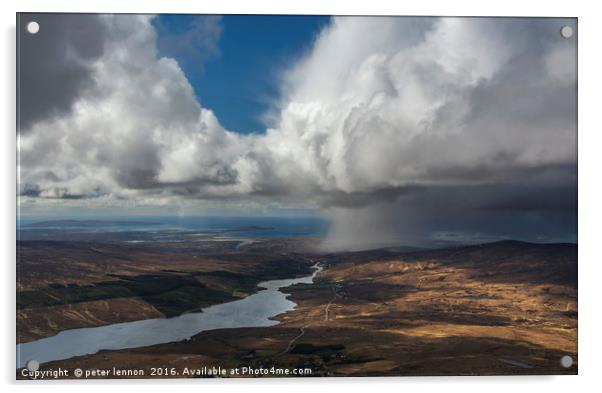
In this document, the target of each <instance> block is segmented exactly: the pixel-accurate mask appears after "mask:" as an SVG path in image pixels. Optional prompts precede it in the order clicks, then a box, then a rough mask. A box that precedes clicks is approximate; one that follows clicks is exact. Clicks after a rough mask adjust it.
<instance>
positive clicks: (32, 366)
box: [25, 360, 40, 371]
mask: <svg viewBox="0 0 602 393" xmlns="http://www.w3.org/2000/svg"><path fill="white" fill-rule="evenodd" d="M25 366H26V367H27V369H28V370H29V371H38V368H40V363H39V362H38V361H37V360H30V361H28V362H27V363H26V364H25Z"/></svg>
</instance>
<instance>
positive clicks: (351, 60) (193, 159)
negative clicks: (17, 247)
mask: <svg viewBox="0 0 602 393" xmlns="http://www.w3.org/2000/svg"><path fill="white" fill-rule="evenodd" d="M150 20H151V18H150V17H148V16H125V15H117V16H103V17H101V22H102V24H103V26H104V27H105V30H106V37H105V44H104V51H103V54H102V56H100V57H99V58H98V59H97V60H96V61H95V62H94V63H93V66H92V71H91V78H92V81H93V83H91V84H89V86H88V87H87V89H86V90H85V91H84V92H83V93H82V94H81V95H79V96H78V97H77V99H76V100H75V102H74V103H73V105H72V110H71V111H70V112H68V113H67V114H64V113H62V114H58V115H54V116H52V117H49V118H46V119H45V120H43V121H39V122H36V123H34V124H33V125H32V126H30V127H28V129H27V130H22V131H23V132H22V133H21V135H20V146H21V160H20V167H21V189H20V191H21V193H22V194H24V195H29V196H31V197H36V198H38V199H39V198H69V197H71V198H80V197H81V198H98V197H101V196H102V198H105V199H106V198H110V199H113V200H115V201H118V200H124V199H125V200H128V199H135V200H138V201H146V202H148V203H169V201H176V200H180V199H182V198H185V199H199V200H209V199H216V198H218V199H220V200H223V201H228V200H230V201H240V200H253V201H254V202H257V201H259V202H258V203H261V201H274V200H277V201H279V202H280V203H282V204H284V205H286V204H297V205H298V204H302V205H307V206H313V207H321V208H326V207H332V208H333V209H335V210H336V214H335V216H336V217H337V218H338V221H337V222H338V224H339V225H338V226H339V227H345V228H347V230H350V231H351V234H350V235H349V236H347V235H346V236H345V237H346V238H349V237H353V236H356V237H358V234H357V233H356V234H355V235H353V229H352V228H353V227H361V226H362V225H361V223H359V224H358V223H355V224H357V225H355V224H354V223H348V222H345V219H342V218H341V217H353V214H348V213H349V212H348V211H347V210H345V209H347V208H354V209H357V208H360V207H361V209H362V210H361V211H367V213H366V216H370V214H371V212H372V213H374V212H376V211H377V210H378V216H379V217H381V216H387V214H382V212H383V211H388V212H392V213H391V214H389V216H390V218H391V217H392V219H393V221H394V222H395V223H394V224H393V225H384V226H383V232H384V231H391V230H392V229H391V228H393V227H394V229H393V233H399V232H400V231H401V230H400V227H401V226H400V225H399V221H404V222H407V225H412V226H414V227H416V226H417V223H420V224H421V225H424V226H427V227H428V226H429V224H428V223H431V222H432V221H433V219H432V217H433V215H434V213H433V212H441V211H442V206H445V205H446V201H445V198H441V197H440V195H445V194H446V193H449V194H450V195H453V198H450V200H449V201H447V202H448V203H453V205H451V206H447V207H448V208H449V207H451V208H453V209H456V210H457V211H458V212H459V213H458V214H459V215H460V214H468V213H467V212H468V211H475V210H476V211H487V212H491V211H493V210H513V209H514V210H516V209H519V210H520V209H527V210H530V211H541V210H545V211H550V210H558V211H566V210H567V209H568V210H571V209H573V210H574V204H575V202H574V198H572V197H570V192H569V193H568V194H567V193H566V192H565V191H566V190H567V189H568V190H572V189H574V187H575V181H576V124H575V123H576V96H575V90H576V70H575V61H576V46H575V39H569V40H567V39H563V38H562V37H561V36H560V34H559V33H558V30H559V28H560V26H561V25H562V24H573V23H574V22H573V21H572V20H559V19H500V18H496V19H479V18H437V19H434V18H384V17H379V18H362V17H341V18H333V20H332V22H331V24H330V25H329V26H327V27H326V28H325V29H324V30H323V31H322V32H321V33H320V35H319V36H318V37H317V38H316V41H315V43H314V45H313V48H312V50H311V51H310V52H309V53H308V54H307V55H306V56H305V57H304V58H303V59H301V60H300V61H299V62H298V63H297V64H296V65H295V66H294V67H293V68H292V69H290V70H289V71H288V72H287V73H286V75H285V78H284V81H283V86H282V99H281V101H280V103H279V106H278V108H277V113H278V115H277V121H276V123H275V125H274V126H273V127H272V128H270V129H267V130H266V133H265V134H260V135H248V136H245V135H241V134H237V133H233V132H230V131H228V130H225V129H224V128H223V127H222V126H221V125H220V123H219V120H218V119H217V118H216V117H215V115H214V114H213V112H211V110H210V109H207V108H203V107H201V105H200V104H199V103H198V102H197V100H196V99H195V96H194V93H193V90H192V88H191V86H190V84H189V83H188V81H187V79H186V76H185V75H184V73H183V72H182V70H181V69H180V67H179V65H178V63H177V62H176V61H175V60H174V59H171V58H166V57H160V56H159V55H158V53H157V49H156V47H157V37H156V33H155V30H154V28H153V26H152V24H151V23H150ZM573 27H574V28H576V26H574V25H573ZM209 47H211V45H209ZM25 131H26V132H25ZM550 189H554V190H555V192H557V193H558V192H560V194H558V195H569V197H566V198H561V199H560V200H558V201H556V200H554V203H547V204H546V202H545V201H544V202H542V203H541V204H540V206H537V203H535V204H533V203H531V204H529V203H527V202H528V201H529V200H530V201H531V202H533V201H532V199H533V198H532V197H533V195H546V193H547V192H549V190H550ZM492 190H493V191H492ZM559 190H560V191H559ZM563 192H565V193H564V194H563ZM467 197H470V198H467ZM529 198H531V199H529ZM548 198H552V199H554V196H549V197H548ZM466 200H470V201H471V202H470V203H463V201H466ZM525 201H527V202H525ZM529 206H531V207H529ZM542 206H543V207H542ZM371 207H372V208H371ZM366 209H367V210H366ZM370 209H377V210H370ZM408 209H410V210H411V214H410V213H409V212H408ZM443 210H445V209H443ZM356 211H358V212H359V211H360V210H356ZM470 214H473V213H470ZM538 214H539V213H538ZM546 214H547V213H546ZM449 219H450V222H453V221H454V220H460V221H461V219H460V218H459V217H452V216H450V217H449ZM491 219H492V218H491V216H490V215H489V213H487V217H485V216H483V217H480V218H479V219H478V220H482V222H481V221H479V222H480V223H481V224H480V225H487V224H486V223H487V222H488V221H487V220H491ZM478 220H477V221H478ZM381 221H382V222H387V220H386V219H382V220H381ZM544 221H545V220H544ZM363 222H364V223H365V222H366V220H363ZM425 223H426V224H425ZM348 224H349V225H348ZM372 233H375V234H377V233H378V231H376V230H372Z"/></svg>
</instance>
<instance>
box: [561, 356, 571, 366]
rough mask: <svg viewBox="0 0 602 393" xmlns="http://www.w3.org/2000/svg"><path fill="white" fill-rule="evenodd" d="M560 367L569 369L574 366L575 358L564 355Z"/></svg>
mask: <svg viewBox="0 0 602 393" xmlns="http://www.w3.org/2000/svg"><path fill="white" fill-rule="evenodd" d="M560 365H561V366H562V367H564V368H569V367H571V366H572V365H573V358H572V357H570V356H569V355H564V356H563V357H561V358H560Z"/></svg>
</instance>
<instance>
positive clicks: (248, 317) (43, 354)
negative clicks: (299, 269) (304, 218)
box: [17, 265, 322, 368]
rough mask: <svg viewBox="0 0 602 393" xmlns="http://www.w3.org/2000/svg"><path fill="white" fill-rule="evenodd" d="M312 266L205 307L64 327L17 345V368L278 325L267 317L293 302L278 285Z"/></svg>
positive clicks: (302, 280) (306, 279) (290, 282)
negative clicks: (163, 315)
mask: <svg viewBox="0 0 602 393" xmlns="http://www.w3.org/2000/svg"><path fill="white" fill-rule="evenodd" d="M314 269H315V270H314V272H313V274H312V275H311V276H306V277H300V278H292V279H282V280H270V281H264V282H261V283H259V287H261V288H265V289H262V290H260V291H259V292H257V293H255V294H253V295H250V296H248V297H246V298H244V299H241V300H236V301H233V302H229V303H223V304H216V305H213V306H211V307H207V308H205V309H203V310H202V312H198V313H190V314H183V315H180V316H178V317H174V318H159V319H145V320H141V321H134V322H125V323H117V324H112V325H106V326H99V327H92V328H82V329H72V330H65V331H62V332H60V333H59V334H57V335H55V336H52V337H48V338H43V339H40V340H36V341H32V342H28V343H24V344H19V345H17V368H21V367H24V366H25V364H26V363H27V362H28V361H29V360H37V361H38V362H39V363H45V362H49V361H52V360H61V359H68V358H71V357H74V356H82V355H87V354H93V353H96V352H98V351H100V350H116V349H125V348H137V347H144V346H149V345H155V344H163V343H169V342H176V341H181V340H185V339H188V338H190V337H192V336H194V335H195V334H197V333H200V332H202V331H205V330H212V329H223V328H237V327H259V326H272V325H277V324H278V323H279V322H278V321H275V320H272V319H269V318H270V317H274V316H276V315H279V314H282V313H284V312H287V311H290V310H293V309H294V308H295V306H296V304H295V303H294V302H292V301H290V300H289V299H287V295H286V294H284V293H282V292H281V291H280V288H284V287H288V286H290V285H294V284H300V283H306V284H309V283H311V282H313V279H314V277H315V276H316V275H317V274H318V273H319V272H320V271H321V270H322V268H321V267H320V266H318V265H314Z"/></svg>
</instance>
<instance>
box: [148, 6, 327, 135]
mask: <svg viewBox="0 0 602 393" xmlns="http://www.w3.org/2000/svg"><path fill="white" fill-rule="evenodd" d="M329 19H330V18H329V17H327V16H297V15H288V16H278V15H258V16H255V17H248V16H244V15H225V16H213V17H210V18H205V19H201V21H202V22H204V23H202V24H203V25H204V26H208V27H206V28H205V29H206V30H208V29H211V31H212V32H213V34H215V37H214V39H215V46H214V48H212V49H213V50H207V49H208V48H207V45H197V46H196V50H195V48H194V47H192V48H191V45H187V46H186V47H185V48H179V47H178V45H174V41H176V42H183V41H184V42H185V41H186V40H182V37H183V36H186V35H187V34H190V33H191V31H192V32H195V29H194V24H195V22H197V23H198V21H199V18H198V17H195V16H192V15H162V16H159V17H157V18H155V19H154V20H153V22H152V23H153V26H154V27H155V28H156V30H157V34H158V42H159V46H158V47H159V55H160V56H169V57H173V58H175V59H176V60H177V61H178V63H179V64H180V66H181V67H182V70H183V71H184V73H185V74H186V77H187V79H188V81H189V83H190V84H191V86H192V87H193V89H194V91H195V95H196V97H197V99H198V100H199V102H200V103H201V104H202V105H203V106H206V107H208V108H211V109H212V110H213V111H214V113H215V115H216V116H217V118H218V119H220V122H221V123H222V125H223V126H224V127H225V128H226V129H228V130H230V131H234V132H240V133H250V132H264V131H265V129H266V126H267V124H269V123H270V119H269V116H270V113H269V112H270V110H271V109H272V105H274V104H275V103H276V102H277V100H278V99H279V94H280V91H279V79H280V77H281V73H282V72H283V70H285V69H286V68H287V67H288V66H290V65H291V64H293V62H294V61H295V60H297V59H298V58H300V57H301V56H303V55H304V54H305V53H306V52H307V51H309V50H310V49H311V45H312V44H313V41H314V39H315V37H316V35H317V34H318V33H319V31H320V30H321V28H323V27H324V26H326V25H327V23H328V22H329ZM208 21H210V22H208ZM197 26H198V25H197ZM204 35H207V34H206V31H205V34H204Z"/></svg>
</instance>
